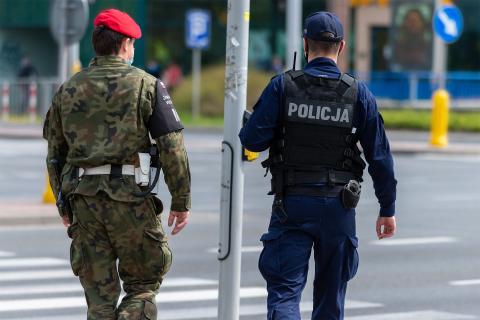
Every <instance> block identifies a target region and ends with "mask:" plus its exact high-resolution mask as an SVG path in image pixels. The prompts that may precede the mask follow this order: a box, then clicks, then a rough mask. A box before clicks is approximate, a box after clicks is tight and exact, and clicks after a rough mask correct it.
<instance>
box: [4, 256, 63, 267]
mask: <svg viewBox="0 0 480 320" xmlns="http://www.w3.org/2000/svg"><path fill="white" fill-rule="evenodd" d="M64 265H67V266H68V265H70V262H68V261H67V260H64V259H56V258H16V259H1V260H0V268H22V267H32V268H33V267H46V266H64Z"/></svg>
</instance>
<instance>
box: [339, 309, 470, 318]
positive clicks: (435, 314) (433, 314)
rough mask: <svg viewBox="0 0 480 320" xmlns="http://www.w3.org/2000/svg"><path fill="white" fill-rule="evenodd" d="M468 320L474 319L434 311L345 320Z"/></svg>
mask: <svg viewBox="0 0 480 320" xmlns="http://www.w3.org/2000/svg"><path fill="white" fill-rule="evenodd" d="M419 319H421V320H470V319H476V317H474V316H470V315H462V314H456V313H448V312H440V311H434V310H425V311H414V312H400V313H380V314H371V315H364V316H354V317H347V318H345V320H419Z"/></svg>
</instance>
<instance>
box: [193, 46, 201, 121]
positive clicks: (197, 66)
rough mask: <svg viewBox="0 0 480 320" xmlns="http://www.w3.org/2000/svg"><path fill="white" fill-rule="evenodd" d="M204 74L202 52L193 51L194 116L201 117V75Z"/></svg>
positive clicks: (195, 117) (198, 50)
mask: <svg viewBox="0 0 480 320" xmlns="http://www.w3.org/2000/svg"><path fill="white" fill-rule="evenodd" d="M201 72H202V50H200V49H193V50H192V116H193V118H194V119H197V118H198V117H199V116H200V92H201V91H200V85H201V80H200V75H201Z"/></svg>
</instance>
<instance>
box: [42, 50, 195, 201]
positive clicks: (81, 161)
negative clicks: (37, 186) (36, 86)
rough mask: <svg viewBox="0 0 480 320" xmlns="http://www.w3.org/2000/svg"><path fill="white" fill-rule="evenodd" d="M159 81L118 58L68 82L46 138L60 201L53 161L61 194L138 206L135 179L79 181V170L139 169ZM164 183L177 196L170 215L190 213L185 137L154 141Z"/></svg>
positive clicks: (97, 62)
mask: <svg viewBox="0 0 480 320" xmlns="http://www.w3.org/2000/svg"><path fill="white" fill-rule="evenodd" d="M156 81H157V79H156V78H154V77H152V76H150V75H149V74H147V73H146V72H144V71H142V70H140V69H138V68H135V67H132V66H129V65H128V64H127V63H125V62H124V60H122V59H121V58H119V57H116V56H102V57H96V58H94V59H92V61H91V62H90V65H89V66H88V68H86V69H84V70H82V71H81V72H79V73H77V74H76V75H74V76H73V77H72V78H71V79H70V80H68V81H66V82H65V83H64V84H63V85H62V86H61V87H60V88H59V90H58V91H57V93H56V94H55V96H54V98H53V100H52V105H51V106H50V109H49V110H48V113H47V116H46V119H45V123H44V128H43V137H44V138H45V139H46V140H48V155H47V169H48V173H49V178H50V182H51V185H52V188H53V191H54V193H55V195H57V194H58V188H59V183H58V181H57V178H56V175H55V171H54V167H53V166H52V163H51V160H52V159H56V160H57V161H58V162H59V163H60V167H61V168H60V169H61V175H62V186H61V187H62V192H63V193H64V194H69V193H74V194H81V195H85V196H92V195H95V194H97V192H99V191H104V192H106V193H107V194H108V195H109V196H110V198H112V199H113V200H117V201H127V202H135V201H140V200H142V198H138V197H135V196H134V195H132V193H133V192H138V191H140V188H139V187H138V186H137V185H136V183H135V178H134V176H124V177H123V179H110V177H109V176H108V175H97V176H84V177H82V178H81V179H78V177H77V170H76V168H78V167H82V168H89V167H96V166H100V165H104V164H136V161H137V153H138V152H142V151H146V150H148V148H149V146H150V139H149V135H148V129H147V126H146V124H148V123H149V119H150V116H151V114H152V111H153V107H154V106H155V99H156ZM155 141H156V143H157V146H158V148H159V152H160V161H161V163H162V170H163V172H164V177H165V182H166V183H167V185H168V189H169V191H170V193H171V195H172V205H171V210H175V211H185V210H188V209H189V208H190V171H189V164H188V158H187V154H186V151H185V147H184V143H183V135H182V133H181V131H175V132H170V133H167V134H164V135H162V136H160V137H158V138H156V139H155Z"/></svg>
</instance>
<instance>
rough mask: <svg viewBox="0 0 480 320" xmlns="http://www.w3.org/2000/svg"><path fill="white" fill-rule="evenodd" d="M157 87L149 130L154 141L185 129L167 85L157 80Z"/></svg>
mask: <svg viewBox="0 0 480 320" xmlns="http://www.w3.org/2000/svg"><path fill="white" fill-rule="evenodd" d="M156 86H157V97H156V100H155V106H154V107H153V112H152V115H151V116H150V119H149V120H148V130H149V131H150V134H151V136H152V138H154V139H155V138H158V137H160V136H163V135H166V134H167V133H171V132H174V131H178V130H182V129H183V128H184V127H183V124H182V123H181V122H180V117H179V116H178V113H177V110H175V107H174V106H173V102H172V98H170V95H169V94H168V92H167V89H166V88H165V85H164V84H163V82H162V81H160V80H157V84H156Z"/></svg>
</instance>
